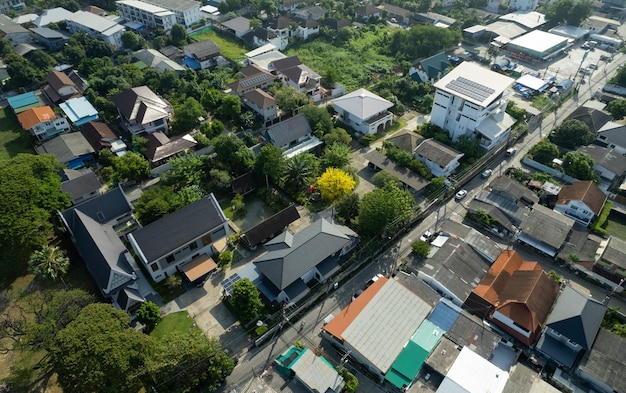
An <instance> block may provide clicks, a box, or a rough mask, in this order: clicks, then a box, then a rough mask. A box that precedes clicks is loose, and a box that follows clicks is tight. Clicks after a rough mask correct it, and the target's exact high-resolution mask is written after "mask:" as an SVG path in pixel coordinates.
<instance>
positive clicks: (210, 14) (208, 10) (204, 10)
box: [200, 4, 222, 21]
mask: <svg viewBox="0 0 626 393" xmlns="http://www.w3.org/2000/svg"><path fill="white" fill-rule="evenodd" d="M200 16H201V18H202V19H208V20H211V21H218V20H219V19H220V18H221V17H222V15H221V13H220V10H219V8H217V7H214V6H212V5H208V4H207V5H203V6H202V7H200Z"/></svg>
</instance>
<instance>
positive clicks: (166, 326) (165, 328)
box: [150, 310, 194, 340]
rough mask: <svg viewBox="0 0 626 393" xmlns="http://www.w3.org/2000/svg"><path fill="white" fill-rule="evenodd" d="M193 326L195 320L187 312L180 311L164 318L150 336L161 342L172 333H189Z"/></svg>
mask: <svg viewBox="0 0 626 393" xmlns="http://www.w3.org/2000/svg"><path fill="white" fill-rule="evenodd" d="M193 324H194V320H193V318H191V317H190V316H189V313H188V312H187V310H183V311H178V312H175V313H172V314H167V315H166V316H165V317H163V319H162V320H161V322H159V324H158V325H157V326H156V327H155V328H154V330H153V331H152V333H150V335H151V336H153V337H156V338H158V339H159V340H160V339H162V338H163V337H165V336H166V335H168V334H169V333H171V332H188V331H189V329H191V325H193Z"/></svg>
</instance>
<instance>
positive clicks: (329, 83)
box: [321, 67, 339, 89]
mask: <svg viewBox="0 0 626 393" xmlns="http://www.w3.org/2000/svg"><path fill="white" fill-rule="evenodd" d="M338 81H339V73H338V72H337V69H336V68H335V67H328V68H326V70H325V71H323V72H322V81H321V83H322V86H324V88H326V89H332V88H333V87H334V86H335V83H336V82H338Z"/></svg>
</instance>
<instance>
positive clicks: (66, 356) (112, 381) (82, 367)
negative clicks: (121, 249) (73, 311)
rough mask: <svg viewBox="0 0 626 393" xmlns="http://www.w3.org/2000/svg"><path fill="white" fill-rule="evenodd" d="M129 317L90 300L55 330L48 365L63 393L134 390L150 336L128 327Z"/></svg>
mask: <svg viewBox="0 0 626 393" xmlns="http://www.w3.org/2000/svg"><path fill="white" fill-rule="evenodd" d="M129 323H130V317H129V316H128V314H126V313H125V312H124V311H120V310H116V309H114V308H113V307H111V305H110V304H104V303H94V304H90V305H88V306H86V307H85V308H83V309H82V310H81V311H80V313H79V314H78V316H77V317H76V319H74V320H73V321H72V322H70V323H69V324H68V325H67V326H66V327H65V328H64V329H62V330H61V331H59V332H58V334H57V335H56V337H55V339H54V344H53V347H52V349H51V357H50V364H51V365H52V369H53V371H54V372H56V373H57V377H58V379H57V381H58V384H59V385H60V386H61V388H63V391H64V392H67V393H72V392H77V393H78V392H104V393H106V392H111V393H113V392H133V393H134V392H137V391H138V390H139V389H140V388H141V386H142V383H141V381H140V379H139V378H137V376H138V375H139V374H140V373H141V370H142V369H143V367H144V363H145V356H146V355H147V354H148V352H151V351H148V348H149V344H150V337H148V336H146V335H143V334H141V332H139V331H137V330H134V329H129V328H128V325H129Z"/></svg>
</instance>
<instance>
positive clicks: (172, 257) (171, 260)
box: [165, 254, 174, 263]
mask: <svg viewBox="0 0 626 393" xmlns="http://www.w3.org/2000/svg"><path fill="white" fill-rule="evenodd" d="M165 261H166V262H167V263H172V262H174V255H172V254H170V255H168V256H167V258H165Z"/></svg>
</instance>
